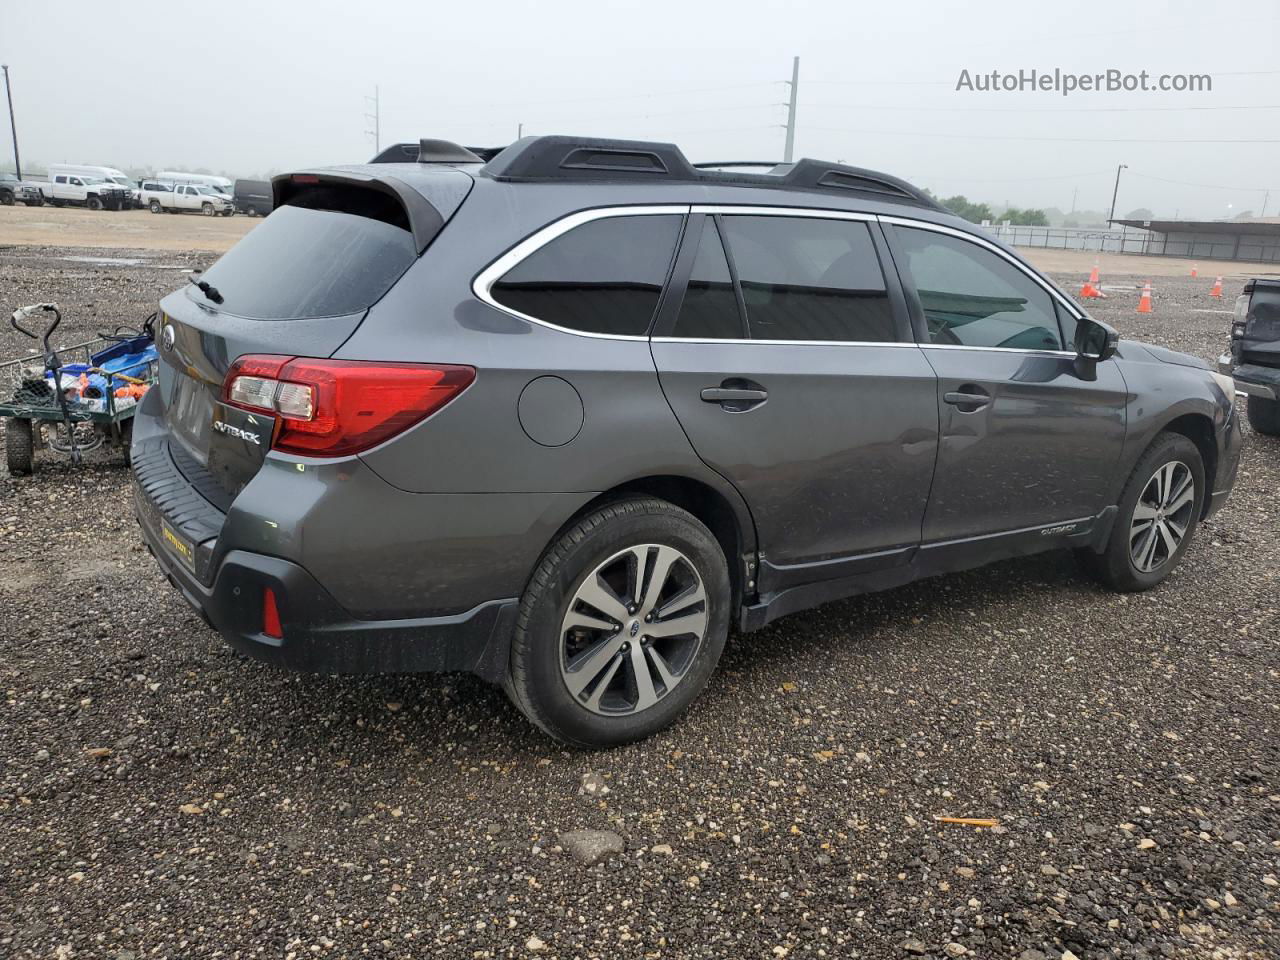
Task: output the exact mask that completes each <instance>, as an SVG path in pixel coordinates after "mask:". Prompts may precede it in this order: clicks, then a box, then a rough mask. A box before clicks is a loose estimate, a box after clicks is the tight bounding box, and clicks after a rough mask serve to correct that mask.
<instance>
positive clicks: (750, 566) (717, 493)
mask: <svg viewBox="0 0 1280 960" xmlns="http://www.w3.org/2000/svg"><path fill="white" fill-rule="evenodd" d="M726 485H727V484H726ZM628 497H656V498H657V499H659V500H666V501H667V502H668V503H671V504H674V505H675V506H677V507H679V508H680V509H682V510H685V511H687V512H689V513H690V514H692V515H693V516H694V517H696V518H697V519H698V520H699V521H700V522H701V523H703V524H704V525H705V526H706V528H707V529H708V530H710V531H711V534H712V536H714V537H715V538H716V542H717V543H719V544H720V549H721V550H722V551H723V552H724V555H725V559H726V561H727V566H728V568H729V587H730V589H731V590H732V592H733V596H732V601H731V609H737V608H738V606H739V605H741V604H742V602H743V600H744V598H745V597H746V596H748V595H749V594H750V593H751V591H752V590H753V589H754V587H755V577H756V570H757V566H756V565H757V563H758V558H757V556H756V529H755V522H754V520H753V519H752V517H751V513H750V511H749V510H748V508H747V505H746V503H745V501H743V500H742V498H741V496H739V495H738V492H737V491H736V490H734V489H733V488H732V487H730V488H729V489H728V490H724V489H719V488H717V487H716V486H713V485H712V484H710V483H708V482H706V481H705V480H699V479H694V478H693V477H688V476H680V475H675V474H659V475H653V476H644V477H636V478H633V479H631V480H627V481H625V482H622V483H619V484H617V485H616V486H613V487H610V488H609V489H608V490H605V491H602V492H601V493H599V494H597V495H596V496H594V497H592V498H591V499H590V500H589V501H587V502H586V503H585V504H583V505H582V507H580V508H579V509H578V510H577V511H575V512H574V514H573V516H571V517H569V519H567V520H566V521H565V522H564V524H563V525H562V526H561V527H560V529H558V530H557V531H556V532H555V534H554V535H553V536H552V537H551V540H550V541H549V542H548V544H547V549H550V547H551V545H552V544H554V543H556V542H557V541H558V540H559V539H560V537H561V536H562V535H563V534H564V531H565V530H566V529H568V528H569V527H570V526H572V525H573V524H574V523H576V522H577V521H578V520H579V519H580V518H582V517H583V516H585V515H586V514H588V513H591V512H592V511H594V510H598V509H599V508H600V507H602V506H605V505H606V504H609V503H615V502H617V501H618V500H625V499H627V498H628Z"/></svg>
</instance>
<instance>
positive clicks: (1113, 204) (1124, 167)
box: [1107, 163, 1129, 230]
mask: <svg viewBox="0 0 1280 960" xmlns="http://www.w3.org/2000/svg"><path fill="white" fill-rule="evenodd" d="M1127 169H1129V167H1128V165H1127V164H1123V163H1122V164H1120V166H1118V167H1116V188H1115V189H1114V190H1112V191H1111V214H1110V216H1108V217H1107V229H1108V230H1110V229H1111V221H1112V220H1114V219H1115V218H1116V197H1117V196H1118V195H1119V193H1120V171H1121V170H1127Z"/></svg>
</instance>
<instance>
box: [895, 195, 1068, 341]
mask: <svg viewBox="0 0 1280 960" xmlns="http://www.w3.org/2000/svg"><path fill="white" fill-rule="evenodd" d="M879 220H880V222H881V223H890V224H893V225H895V226H899V227H914V228H916V229H917V230H932V231H933V232H934V233H942V234H946V235H947V236H949V237H956V238H958V239H960V240H968V241H969V242H970V243H972V244H974V245H975V246H979V247H982V248H983V249H984V250H989V251H991V252H992V253H994V254H996V255H998V256H1000V257H1003V258H1004V259H1005V260H1006V261H1008V262H1009V263H1011V264H1012V265H1013V266H1015V267H1017V268H1018V269H1019V270H1021V271H1022V272H1023V273H1025V274H1026V275H1027V276H1028V277H1030V278H1031V280H1032V281H1033V282H1034V283H1035V284H1036V286H1038V287H1039V288H1040V289H1041V290H1043V291H1044V292H1045V293H1047V294H1049V296H1051V297H1052V298H1053V299H1055V300H1057V301H1058V302H1059V303H1061V304H1062V305H1063V306H1064V307H1066V308H1067V311H1068V312H1069V313H1070V314H1071V316H1073V317H1075V318H1076V319H1077V320H1083V319H1084V313H1083V312H1082V311H1081V310H1080V308H1079V307H1078V306H1076V305H1075V304H1074V303H1072V302H1071V301H1070V300H1068V299H1067V298H1066V297H1065V296H1063V295H1062V294H1061V293H1059V292H1058V291H1057V290H1055V289H1054V288H1053V287H1050V286H1048V285H1046V284H1045V282H1044V279H1043V278H1042V277H1041V276H1040V275H1039V274H1037V273H1036V272H1035V271H1034V270H1032V269H1031V268H1030V267H1029V266H1027V265H1026V264H1025V263H1023V262H1022V261H1021V260H1019V259H1018V258H1017V257H1014V256H1012V255H1011V254H1010V253H1009V252H1008V251H1007V250H1004V249H1002V248H1001V247H1000V246H998V245H997V244H994V243H992V242H991V241H990V240H987V239H986V238H984V237H979V236H976V235H974V234H972V233H966V232H965V231H963V230H957V229H955V227H944V226H943V225H942V224H940V223H930V222H929V221H928V220H912V219H911V218H910V217H895V216H888V215H881V216H880V217H879ZM922 346H923V344H922ZM1001 349H1014V348H1012V347H1009V348H1001ZM1071 356H1073V357H1074V356H1075V353H1074V352H1073V353H1072V354H1071Z"/></svg>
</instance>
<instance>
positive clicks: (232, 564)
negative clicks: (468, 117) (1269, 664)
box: [132, 137, 1241, 746]
mask: <svg viewBox="0 0 1280 960" xmlns="http://www.w3.org/2000/svg"><path fill="white" fill-rule="evenodd" d="M273 189H274V193H275V204H276V210H275V212H274V213H272V214H271V216H270V217H268V218H267V219H266V220H265V221H264V222H263V223H262V225H260V226H259V227H257V228H256V229H254V230H253V232H251V233H250V234H248V235H247V236H246V237H245V238H244V239H243V240H241V241H240V243H239V244H237V245H236V246H235V247H234V248H233V249H232V250H231V251H229V252H228V253H227V254H226V255H225V256H223V257H222V258H221V259H220V260H219V261H218V262H217V263H215V264H214V265H213V266H212V267H211V268H210V269H209V270H208V272H207V273H206V274H204V276H203V277H201V278H200V279H199V281H198V282H197V283H193V284H192V285H189V286H186V287H184V288H183V289H181V290H178V291H176V292H174V293H172V294H170V295H169V296H168V297H166V298H165V299H164V300H163V301H162V302H161V304H160V314H159V317H158V325H157V330H156V332H157V336H158V340H159V343H160V357H161V360H162V363H161V373H160V382H159V385H158V387H157V388H155V389H153V390H151V391H150V392H149V393H148V394H147V396H146V398H145V401H144V402H143V404H142V406H141V410H140V411H139V414H138V416H137V420H136V424H135V428H134V434H133V447H132V455H133V464H134V471H135V473H136V479H137V483H136V493H135V501H136V506H137V512H138V517H139V519H140V521H141V524H142V529H143V533H144V535H145V538H146V541H147V543H148V545H149V546H150V548H151V550H152V552H153V553H154V554H155V557H156V559H157V560H158V562H159V564H160V566H161V567H162V569H163V570H164V573H165V575H166V576H167V578H168V579H169V581H170V582H171V583H172V584H173V586H174V587H176V588H177V589H178V590H179V591H180V592H181V593H182V595H183V596H184V597H185V598H186V599H187V600H188V601H189V602H190V603H191V604H192V605H193V606H194V607H195V608H196V609H198V610H199V611H201V613H202V614H203V615H204V616H205V617H206V619H207V620H208V621H209V622H210V623H211V624H212V625H213V626H214V627H215V628H216V629H217V630H218V631H219V632H220V633H221V634H222V635H223V636H224V637H225V638H226V639H227V640H228V641H230V642H231V643H232V644H233V645H234V646H235V647H237V648H238V649H240V650H243V651H245V652H247V653H250V654H252V655H254V656H256V657H260V658H263V659H267V660H272V661H276V662H279V663H283V664H287V665H290V666H295V667H300V668H303V669H310V670H326V671H344V672H379V671H430V670H470V671H474V672H476V673H478V674H480V675H481V676H483V677H486V678H488V679H490V680H493V681H495V682H498V683H501V684H502V685H503V687H504V688H505V689H506V690H507V692H508V694H509V695H510V697H511V699H512V700H513V701H514V702H515V704H516V705H517V706H518V707H519V709H520V710H522V711H523V712H524V713H525V714H526V715H527V716H528V717H529V719H530V720H532V721H533V722H534V723H535V724H537V725H538V726H539V727H540V728H542V729H543V730H545V731H546V732H547V733H549V734H550V735H552V736H554V737H557V738H559V739H560V740H563V741H565V742H567V743H571V744H576V745H580V746H603V745H609V744H616V743H621V742H625V741H629V740H634V739H637V738H640V737H643V736H646V735H648V734H651V733H653V732H654V731H656V730H659V729H661V728H663V727H664V726H666V725H667V724H669V723H671V722H672V721H673V720H674V719H675V717H677V716H678V715H679V714H680V713H681V711H683V710H684V709H685V708H686V707H687V706H688V705H689V703H690V701H692V700H693V698H694V697H695V696H697V695H698V693H699V691H701V690H702V688H703V686H704V685H705V684H706V682H707V679H708V677H709V676H710V674H711V672H712V670H713V669H714V668H715V665H716V661H717V659H718V658H719V656H720V653H721V650H722V649H723V647H724V644H725V639H726V636H727V634H728V632H729V629H730V627H731V626H735V627H737V629H739V630H742V631H746V630H754V629H757V628H759V627H763V626H764V625H765V624H767V623H770V622H771V621H773V620H775V619H777V618H778V617H780V616H783V615H785V614H788V613H793V612H795V611H797V610H803V609H805V608H808V607H812V606H814V605H816V604H819V603H822V602H824V601H827V600H831V599H835V598H838V597H847V596H850V595H852V594H855V593H859V592H865V591H870V590H881V589H885V588H888V587H893V586H896V585H899V584H904V583H907V582H909V581H912V580H916V579H919V578H921V577H926V576H931V575H935V574H941V573H946V572H948V571H954V570H962V569H965V568H970V567H975V566H979V565H982V564H986V563H989V562H991V561H993V560H998V559H1001V558H1005V557H1011V556H1018V555H1024V554H1030V553H1035V552H1038V551H1042V550H1049V549H1057V548H1068V549H1073V550H1075V551H1077V553H1079V554H1080V555H1081V557H1082V558H1083V560H1084V561H1085V563H1086V565H1087V566H1088V567H1089V568H1090V569H1091V570H1092V571H1093V572H1094V573H1095V574H1096V575H1097V576H1098V577H1099V578H1100V579H1101V580H1102V581H1103V582H1105V583H1107V584H1109V585H1110V586H1112V587H1114V588H1116V589H1119V590H1142V589H1146V588H1148V587H1151V586H1154V585H1155V584H1157V583H1159V582H1160V581H1161V580H1162V579H1164V577H1166V576H1167V575H1168V574H1169V572H1170V570H1172V569H1173V567H1174V566H1175V565H1176V564H1177V563H1178V561H1179V559H1180V558H1181V557H1182V555H1183V553H1184V552H1185V551H1186V549H1187V546H1188V544H1189V542H1190V541H1191V537H1192V534H1193V533H1194V531H1195V528H1196V525H1197V523H1198V522H1199V521H1200V520H1202V519H1203V518H1205V517H1207V516H1208V515H1210V514H1211V513H1212V512H1213V511H1214V510H1216V509H1218V508H1219V507H1220V506H1221V505H1222V503H1223V502H1224V500H1225V499H1226V498H1227V496H1228V494H1229V492H1230V489H1231V486H1232V483H1233V481H1234V478H1235V474H1236V468H1237V464H1238V460H1239V452H1240V443H1241V439H1240V429H1239V425H1238V413H1237V409H1236V404H1235V391H1234V387H1233V384H1232V381H1231V378H1230V377H1228V376H1224V375H1222V374H1220V373H1216V372H1211V371H1210V370H1209V369H1207V367H1206V365H1205V364H1203V363H1201V362H1200V361H1198V360H1196V359H1194V358H1191V357H1188V356H1185V355H1182V354H1178V353H1173V352H1171V351H1168V350H1164V349H1160V348H1158V347H1153V346H1144V345H1141V344H1138V343H1132V342H1128V341H1125V342H1120V341H1118V339H1117V336H1116V334H1115V332H1114V331H1112V330H1111V329H1109V328H1108V327H1106V326H1104V325H1103V324H1101V323H1098V322H1097V321H1094V320H1092V319H1090V318H1089V317H1088V316H1087V315H1086V314H1085V313H1084V312H1083V311H1082V310H1081V309H1080V307H1078V306H1077V305H1076V304H1075V303H1074V302H1073V301H1072V300H1071V299H1070V298H1069V297H1067V296H1065V295H1064V294H1063V293H1062V292H1061V291H1060V290H1059V289H1058V288H1057V287H1056V286H1055V285H1054V284H1053V283H1052V282H1051V281H1049V280H1048V279H1046V278H1045V277H1044V276H1043V275H1041V274H1040V273H1039V272H1038V271H1036V270H1035V269H1034V268H1033V267H1031V266H1029V265H1028V264H1027V263H1026V262H1024V261H1023V260H1022V258H1021V257H1019V256H1018V254H1017V253H1016V252H1014V251H1013V250H1011V249H1008V248H1006V247H1004V246H1002V245H1001V244H999V243H998V242H996V241H995V240H993V239H992V238H990V237H989V236H987V235H986V234H985V233H983V232H982V231H981V230H979V229H978V228H976V227H974V226H973V225H972V224H969V223H967V222H965V221H963V220H961V219H960V218H958V217H956V216H953V215H952V214H950V213H948V212H947V211H946V210H945V209H942V208H941V207H939V206H938V205H937V204H936V203H934V202H933V201H932V200H931V199H930V198H929V197H928V196H927V195H926V194H924V193H923V192H921V191H920V190H918V189H916V188H915V187H912V186H911V185H909V184H907V183H904V182H903V181H901V180H898V179H896V178H894V177H890V176H886V175H883V174H879V173H874V172H871V171H867V170H862V169H857V168H853V167H848V166H842V165H838V164H833V163H824V162H820V161H815V160H801V161H799V162H797V163H795V164H786V165H778V166H776V167H772V168H759V169H755V170H754V171H753V170H752V169H751V168H738V167H730V166H729V165H719V166H718V167H717V168H705V167H697V166H694V165H691V164H690V163H689V162H688V161H687V160H686V159H685V157H684V155H683V154H682V153H681V152H680V150H679V149H678V148H676V147H675V146H672V145H670V144H661V143H645V142H630V141H611V140H591V139H583V138H573V137H534V138H526V139H523V140H521V141H519V142H517V143H515V144H513V145H511V146H509V147H507V148H506V149H503V150H501V151H500V152H499V151H493V152H492V154H491V155H488V156H481V155H479V154H478V153H475V152H471V151H469V150H467V149H465V148H462V147H458V146H456V145H453V144H449V143H445V142H443V141H423V142H422V144H421V145H420V146H419V148H418V151H417V156H416V160H413V161H411V162H392V163H376V164H367V165H363V166H350V167H336V168H329V169H322V170H309V171H303V172H299V173H293V174H289V175H285V176H281V177H277V178H276V179H275V181H274V184H273Z"/></svg>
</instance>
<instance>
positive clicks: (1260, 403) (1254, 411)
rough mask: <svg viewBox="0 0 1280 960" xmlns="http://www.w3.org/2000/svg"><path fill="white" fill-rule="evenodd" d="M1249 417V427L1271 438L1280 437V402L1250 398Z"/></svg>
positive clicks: (1262, 398)
mask: <svg viewBox="0 0 1280 960" xmlns="http://www.w3.org/2000/svg"><path fill="white" fill-rule="evenodd" d="M1247 416H1248V417H1249V426H1251V427H1253V429H1254V430H1256V431H1258V433H1265V434H1266V435H1267V436H1269V437H1280V400H1268V399H1266V398H1265V397H1250V398H1249V404H1248V410H1247Z"/></svg>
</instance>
